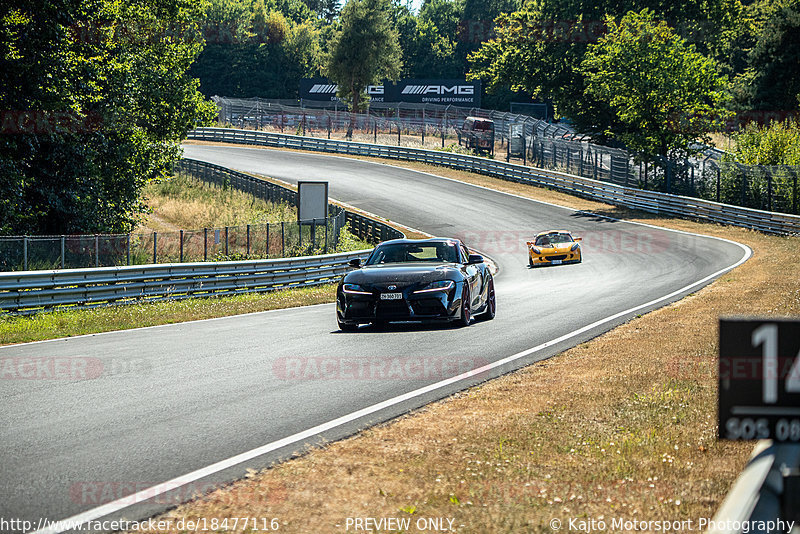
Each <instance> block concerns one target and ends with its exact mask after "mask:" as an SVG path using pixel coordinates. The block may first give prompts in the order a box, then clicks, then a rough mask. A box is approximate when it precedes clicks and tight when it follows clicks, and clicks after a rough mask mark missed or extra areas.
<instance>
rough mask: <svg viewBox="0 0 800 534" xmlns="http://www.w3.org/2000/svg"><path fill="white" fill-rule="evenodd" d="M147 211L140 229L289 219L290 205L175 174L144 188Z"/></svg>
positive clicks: (291, 214) (292, 215)
mask: <svg viewBox="0 0 800 534" xmlns="http://www.w3.org/2000/svg"><path fill="white" fill-rule="evenodd" d="M144 194H145V197H146V199H147V205H148V207H150V208H151V210H152V213H150V214H149V215H148V216H147V217H146V218H145V220H144V221H142V223H141V224H140V227H139V229H138V230H140V231H153V230H155V231H177V230H179V229H181V228H183V229H187V230H190V229H197V228H205V227H215V226H216V227H220V226H237V225H245V224H263V223H267V222H269V223H273V222H281V221H292V220H294V219H296V218H297V213H296V211H295V208H294V206H290V205H288V204H285V203H279V204H273V203H270V202H266V201H264V200H262V199H259V198H255V197H253V195H251V194H249V193H245V192H243V191H238V190H235V189H220V188H215V187H213V186H211V185H209V184H205V183H203V182H199V181H196V180H191V179H189V178H186V177H183V176H175V177H172V178H170V179H169V180H166V181H164V182H160V183H156V184H151V185H149V186H148V187H147V188H146V189H145V192H144Z"/></svg>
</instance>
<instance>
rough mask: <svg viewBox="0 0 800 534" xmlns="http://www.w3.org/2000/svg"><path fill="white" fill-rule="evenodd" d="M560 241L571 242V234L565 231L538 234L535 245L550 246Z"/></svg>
mask: <svg viewBox="0 0 800 534" xmlns="http://www.w3.org/2000/svg"><path fill="white" fill-rule="evenodd" d="M561 243H572V236H571V235H569V234H565V233H558V234H547V235H540V236H539V237H537V238H536V246H538V247H552V246H554V245H558V244H561Z"/></svg>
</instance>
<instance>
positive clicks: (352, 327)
mask: <svg viewBox="0 0 800 534" xmlns="http://www.w3.org/2000/svg"><path fill="white" fill-rule="evenodd" d="M336 323H337V324H338V325H339V330H341V331H342V332H355V331H356V330H358V325H357V324H349V323H343V322H341V321H340V320H339V317H336Z"/></svg>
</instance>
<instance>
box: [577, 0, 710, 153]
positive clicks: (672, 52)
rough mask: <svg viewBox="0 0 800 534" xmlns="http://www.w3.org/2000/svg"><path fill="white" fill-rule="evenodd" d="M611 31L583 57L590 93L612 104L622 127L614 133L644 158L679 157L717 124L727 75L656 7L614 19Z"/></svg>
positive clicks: (689, 150) (704, 137) (591, 46)
mask: <svg viewBox="0 0 800 534" xmlns="http://www.w3.org/2000/svg"><path fill="white" fill-rule="evenodd" d="M607 26H608V33H607V34H606V35H604V36H603V37H601V38H600V39H599V41H598V42H597V44H594V45H589V51H588V52H587V54H586V57H585V58H584V60H583V62H582V68H583V74H584V75H585V77H586V80H587V85H586V94H587V95H588V96H590V97H592V98H593V99H595V100H597V101H598V102H601V103H603V104H606V105H607V106H608V108H610V109H611V111H612V112H613V113H614V114H615V115H616V121H617V122H618V123H619V125H620V127H619V128H618V129H616V130H615V131H609V132H608V134H609V135H611V136H613V137H615V138H617V139H619V140H620V141H622V142H623V143H624V144H625V145H627V146H628V147H629V148H630V149H632V150H634V151H636V152H638V153H639V154H641V155H642V156H643V157H644V158H645V159H652V158H653V157H654V156H662V157H672V158H679V157H683V156H685V155H687V154H689V153H691V152H692V150H691V148H690V146H691V145H692V144H693V143H695V142H696V141H698V140H703V141H705V142H708V141H710V139H709V138H708V132H710V131H712V130H714V128H715V127H716V126H717V125H718V124H719V118H720V116H721V115H720V114H721V109H722V107H721V106H722V103H723V99H724V96H725V94H724V89H725V81H724V79H723V78H722V77H720V76H719V74H718V73H717V70H716V68H715V64H714V62H713V61H711V60H709V59H707V58H706V57H705V56H703V55H702V54H700V53H699V52H697V51H696V50H695V48H694V46H693V45H689V44H687V43H686V41H685V40H684V39H682V38H681V37H679V36H677V35H676V34H675V33H674V31H673V30H672V29H671V28H670V27H669V26H668V25H667V24H666V23H665V22H663V21H657V20H656V18H655V16H654V14H653V12H652V11H649V10H646V9H645V10H642V11H641V12H640V13H635V12H630V13H628V14H627V15H625V16H624V17H623V18H622V20H621V21H620V22H616V21H615V20H613V19H611V18H608V19H607Z"/></svg>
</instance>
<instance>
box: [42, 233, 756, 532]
mask: <svg viewBox="0 0 800 534" xmlns="http://www.w3.org/2000/svg"><path fill="white" fill-rule="evenodd" d="M731 243H734V244H736V245H738V246H740V247H741V248H742V249H743V250H744V255H743V256H742V258H741V259H740V260H739V261H738V262H736V263H735V264H733V265H731V266H729V267H725V268H724V269H721V270H719V271H717V272H716V273H714V274H710V275H708V276H706V277H705V278H703V279H702V280H698V281H697V282H693V283H692V284H689V285H688V286H685V287H683V288H681V289H678V290H676V291H673V292H672V293H670V294H668V295H665V296H663V297H659V298H657V299H655V300H651V301H650V302H646V303H644V304H640V305H638V306H635V307H633V308H630V309H628V310H625V311H621V312H619V313H615V314H614V315H611V316H609V317H606V318H605V319H600V320H599V321H595V322H594V323H592V324H589V325H586V326H584V327H581V328H579V329H577V330H575V331H573V332H570V333H568V334H564V335H562V336H560V337H558V338H556V339H553V340H551V341H547V342H545V343H542V344H541V345H537V346H535V347H532V348H530V349H527V350H524V351H522V352H518V353H517V354H513V355H511V356H508V357H506V358H503V359H502V360H498V361H496V362H493V363H490V364H487V365H484V366H482V367H479V368H477V369H473V370H472V371H468V372H466V373H461V374H460V375H456V376H453V377H450V378H447V379H445V380H441V381H439V382H436V383H434V384H430V385H428V386H425V387H422V388H419V389H416V390H414V391H410V392H408V393H404V394H402V395H398V396H397V397H394V398H392V399H388V400H385V401H383V402H379V403H378V404H373V405H372V406H368V407H366V408H362V409H361V410H358V411H355V412H352V413H350V414H347V415H343V416H342V417H338V418H336V419H334V420H332V421H328V422H327V423H323V424H321V425H317V426H315V427H312V428H309V429H307V430H304V431H302V432H298V433H296V434H293V435H291V436H288V437H285V438H283V439H279V440H277V441H273V442H272V443H267V444H266V445H262V446H260V447H257V448H255V449H251V450H249V451H247V452H243V453H241V454H237V455H236V456H233V457H231V458H228V459H226V460H222V461H220V462H217V463H214V464H211V465H209V466H207V467H204V468H202V469H198V470H196V471H192V472H191V473H187V474H185V475H182V476H179V477H177V478H173V479H172V480H168V481H167V482H162V483H161V484H157V485H155V486H152V487H150V488H148V489H145V490H142V491H139V492H137V493H135V494H133V495H129V496H127V497H123V498H121V499H117V500H116V501H112V502H110V503H107V504H104V505H103V506H98V507H97V508H93V509H91V510H87V511H86V512H82V513H80V514H77V515H74V516H72V517H69V518H67V519H62V520H61V521H60V522H57V523H63V524H64V525H67V524H68V525H69V528H70V529H75V528H78V526H79V525H82V524H84V523H86V522H89V521H94V520H96V519H99V518H101V517H104V516H106V515H108V514H113V513H115V512H118V511H120V510H122V509H124V508H127V507H128V506H131V505H133V504H137V503H140V502H144V501H147V500H149V499H152V498H153V497H156V496H158V495H161V494H163V493H166V492H168V491H172V490H174V489H176V488H178V487H181V486H184V485H186V484H190V483H192V482H195V481H197V480H199V479H201V478H203V477H206V476H209V475H213V474H214V473H218V472H219V471H223V470H225V469H228V468H230V467H233V466H236V465H238V464H241V463H243V462H246V461H248V460H252V459H253V458H257V457H258V456H261V455H264V454H267V453H269V452H272V451H275V450H277V449H280V448H282V447H286V446H288V445H293V444H295V443H298V442H301V441H303V440H306V439H308V438H310V437H313V436H315V435H317V434H319V433H321V432H325V431H328V430H331V429H333V428H336V427H338V426H341V425H344V424H347V423H350V422H352V421H355V420H357V419H359V418H361V417H365V416H367V415H370V414H373V413H375V412H377V411H380V410H383V409H384V408H390V407H392V406H395V405H397V404H400V403H401V402H404V401H407V400H410V399H413V398H415V397H419V396H421V395H424V394H426V393H430V392H431V391H435V390H437V389H440V388H442V387H445V386H448V385H450V384H454V383H456V382H459V381H461V380H464V379H467V378H471V377H473V376H476V375H479V374H481V373H486V372H488V371H491V370H492V369H495V368H497V367H500V366H502V365H505V364H507V363H510V362H513V361H515V360H518V359H520V358H524V357H525V356H529V355H531V354H533V353H535V352H539V351H541V350H543V349H545V348H547V347H550V346H552V345H555V344H557V343H561V342H562V341H566V340H568V339H570V338H573V337H575V336H578V335H580V334H583V333H585V332H588V331H589V330H592V329H594V328H597V327H598V326H601V325H603V324H606V323H609V322H611V321H614V320H616V319H619V318H620V317H623V316H625V315H628V314H631V313H634V312H636V311H638V310H641V309H645V308H648V307H650V306H653V305H655V304H658V303H660V302H663V301H665V300H669V299H671V298H673V297H675V296H677V295H680V294H681V293H685V292H686V291H689V290H690V289H692V288H693V287H695V286H698V285H701V284H704V283H706V282H708V281H709V280H712V279H713V278H716V277H717V276H720V275H722V274H724V273H726V272H728V271H730V270H732V269H735V268H736V267H738V266H739V265H741V264H743V263H744V262H746V261H747V260H748V259H750V257H751V256H752V254H753V251H752V250H751V249H750V248H749V247H747V246H745V245H742V244H740V243H735V242H733V241H731ZM57 527H62V525H61V524H57V525H56V526H55V527H54V526H50V527H48V528H45V529H41V530H37V531H35V532H34V533H33V534H59V533H61V532H64V531H66V530H67V527H66V526H64V527H63V528H57Z"/></svg>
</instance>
